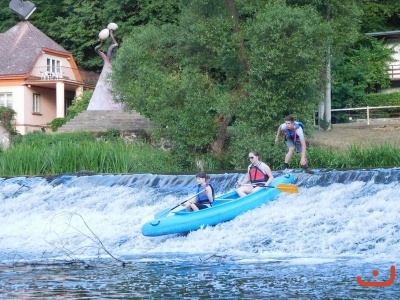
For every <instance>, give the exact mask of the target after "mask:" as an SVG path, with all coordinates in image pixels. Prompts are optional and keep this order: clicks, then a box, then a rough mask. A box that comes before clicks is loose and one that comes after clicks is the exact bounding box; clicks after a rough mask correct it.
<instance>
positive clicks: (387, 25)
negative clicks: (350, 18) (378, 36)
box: [361, 0, 400, 32]
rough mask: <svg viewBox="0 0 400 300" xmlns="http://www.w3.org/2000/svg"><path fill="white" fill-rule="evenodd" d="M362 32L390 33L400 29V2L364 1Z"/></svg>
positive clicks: (390, 0) (391, 0) (384, 0)
mask: <svg viewBox="0 0 400 300" xmlns="http://www.w3.org/2000/svg"><path fill="white" fill-rule="evenodd" d="M362 9H363V16H362V23H361V30H362V32H377V31H391V30H398V29H399V28H400V2H399V1H393V0H379V1H377V0H375V1H371V0H365V1H363V2H362Z"/></svg>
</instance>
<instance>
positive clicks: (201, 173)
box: [196, 172, 210, 179]
mask: <svg viewBox="0 0 400 300" xmlns="http://www.w3.org/2000/svg"><path fill="white" fill-rule="evenodd" d="M196 178H205V179H210V176H208V175H207V174H206V173H205V172H200V173H197V174H196Z"/></svg>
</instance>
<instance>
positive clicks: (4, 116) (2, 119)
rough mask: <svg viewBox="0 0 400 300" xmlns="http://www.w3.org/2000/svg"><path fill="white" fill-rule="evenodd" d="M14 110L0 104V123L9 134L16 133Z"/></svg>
mask: <svg viewBox="0 0 400 300" xmlns="http://www.w3.org/2000/svg"><path fill="white" fill-rule="evenodd" d="M14 118H15V111H14V110H13V109H11V108H8V107H4V106H0V125H1V126H2V127H3V128H4V129H6V130H7V131H8V132H9V133H10V134H11V135H16V134H17V131H16V130H15V126H14Z"/></svg>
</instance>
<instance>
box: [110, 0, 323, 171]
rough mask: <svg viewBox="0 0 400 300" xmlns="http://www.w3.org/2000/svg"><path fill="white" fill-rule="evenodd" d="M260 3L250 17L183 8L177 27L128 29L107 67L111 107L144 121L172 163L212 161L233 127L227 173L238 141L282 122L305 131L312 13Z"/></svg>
mask: <svg viewBox="0 0 400 300" xmlns="http://www.w3.org/2000/svg"><path fill="white" fill-rule="evenodd" d="M269 2H271V1H264V3H263V4H260V7H256V8H254V10H253V11H249V8H248V7H246V6H245V5H244V2H243V3H242V2H240V1H237V7H230V6H229V5H227V4H226V2H221V1H219V0H208V1H201V2H196V3H189V4H186V5H182V8H181V14H180V18H179V20H178V24H167V25H164V26H162V27H157V26H153V25H147V26H142V27H140V28H136V29H135V30H134V31H133V32H132V35H131V38H129V39H126V40H125V42H124V44H123V45H122V46H121V47H120V49H119V52H118V56H117V57H116V60H115V61H114V65H113V77H112V78H113V87H114V90H115V93H116V97H117V99H118V100H119V101H122V102H124V103H125V104H126V105H127V106H128V107H130V108H132V109H135V110H137V111H139V112H140V113H141V114H143V115H145V116H147V117H149V118H150V119H151V121H152V123H153V124H155V127H156V129H157V130H158V134H159V136H162V137H166V138H168V139H170V140H173V141H174V143H175V150H176V151H177V152H179V153H181V154H182V157H186V156H187V155H188V154H189V153H194V154H197V155H199V154H202V153H206V152H212V153H214V154H215V155H220V154H221V153H222V152H223V146H224V142H225V139H226V136H227V126H228V124H229V122H231V121H232V118H233V117H234V118H235V121H234V123H233V126H234V127H235V133H236V134H235V136H239V137H240V138H234V139H232V141H231V144H230V150H231V153H232V158H233V161H232V163H233V164H235V165H236V164H237V163H238V162H239V161H240V160H241V159H240V158H241V156H242V155H243V152H247V150H248V148H249V143H251V142H252V140H251V137H249V138H246V139H243V136H247V135H250V134H251V135H252V137H253V138H254V139H256V140H258V141H260V140H263V138H264V137H266V135H267V134H270V133H271V129H272V130H273V131H275V125H276V126H277V124H278V123H279V122H281V121H282V120H283V117H284V116H285V115H287V114H289V113H292V114H295V115H299V116H302V117H303V118H305V121H306V122H307V121H308V122H310V121H311V119H312V115H313V110H314V107H315V106H316V105H317V103H318V102H319V100H320V96H319V94H320V93H319V87H320V79H319V78H320V77H319V73H320V70H321V68H322V66H323V65H322V63H323V61H324V60H323V58H321V56H320V52H321V51H323V49H325V47H324V41H325V39H324V30H325V28H324V26H321V24H320V22H319V21H320V17H319V16H318V14H317V12H316V11H315V10H314V9H313V8H312V7H305V8H301V9H300V8H296V7H288V6H286V5H285V3H284V1H273V2H272V3H269ZM232 3H233V2H232ZM263 5H264V6H265V7H264V8H265V9H263ZM232 14H234V15H237V17H234V18H233V20H232ZM250 16H251V17H250ZM277 28H279V30H277ZM298 66H302V67H301V68H299V67H298ZM282 87H284V88H282ZM238 133H239V134H238ZM243 142H245V143H243ZM254 146H257V144H254Z"/></svg>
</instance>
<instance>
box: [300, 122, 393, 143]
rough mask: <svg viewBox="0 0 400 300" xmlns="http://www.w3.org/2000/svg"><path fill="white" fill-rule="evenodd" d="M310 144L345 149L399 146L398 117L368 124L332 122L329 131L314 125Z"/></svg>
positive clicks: (308, 138)
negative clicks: (351, 147)
mask: <svg viewBox="0 0 400 300" xmlns="http://www.w3.org/2000/svg"><path fill="white" fill-rule="evenodd" d="M307 140H308V142H309V144H310V145H311V146H321V147H331V148H335V149H342V150H344V149H347V148H348V147H349V146H351V145H364V146H374V145H375V146H380V145H384V144H390V145H395V146H396V147H400V118H393V119H379V120H371V121H370V124H367V122H366V121H364V122H354V123H346V124H334V125H332V129H331V130H329V131H325V130H319V129H318V127H316V128H315V129H314V131H313V135H312V136H311V137H307Z"/></svg>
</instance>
